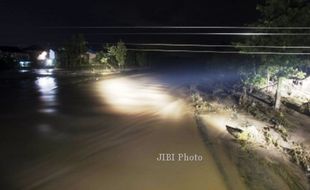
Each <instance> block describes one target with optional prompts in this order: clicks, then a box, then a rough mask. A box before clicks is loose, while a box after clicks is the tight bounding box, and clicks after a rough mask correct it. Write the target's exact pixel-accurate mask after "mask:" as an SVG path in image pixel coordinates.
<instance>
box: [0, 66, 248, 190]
mask: <svg viewBox="0 0 310 190" xmlns="http://www.w3.org/2000/svg"><path fill="white" fill-rule="evenodd" d="M82 79H83V77H73V76H71V75H70V76H66V77H59V76H57V75H55V74H53V73H52V72H51V73H43V74H42V73H40V74H38V75H35V77H33V78H31V79H24V80H18V81H12V80H11V81H8V82H6V83H4V84H2V85H1V88H2V90H1V93H2V96H1V97H2V99H1V105H2V108H1V115H0V118H1V134H0V136H1V138H0V139H1V140H0V147H1V151H0V154H1V155H0V160H1V162H0V169H1V170H0V171H1V179H0V185H1V189H7V190H10V189H23V190H32V189H43V190H56V189H57V190H58V189H66V190H71V189H72V190H86V189H87V190H90V189H91V190H124V189H126V190H131V189H132V190H145V189H147V190H152V189H154V190H173V189H178V190H182V189H184V190H188V189H210V190H222V189H223V190H225V189H238V190H240V189H245V186H244V184H243V182H242V178H241V177H240V176H239V175H238V173H237V172H236V169H235V168H234V166H231V165H230V164H231V163H229V158H221V159H220V160H226V161H224V162H219V158H218V156H219V155H220V156H221V155H222V154H217V156H214V155H213V154H214V151H212V149H211V150H210V148H209V147H208V146H206V143H205V142H204V138H203V137H202V134H201V133H200V132H199V130H198V128H197V126H196V122H195V119H194V117H193V113H192V112H191V111H190V109H189V107H188V106H189V105H187V104H186V103H185V101H184V100H183V99H182V98H181V97H178V96H177V95H176V94H177V93H178V88H179V86H178V85H180V84H177V83H174V82H171V83H170V82H167V81H165V79H163V78H161V77H160V76H159V75H156V74H133V75H124V76H122V75H119V76H114V77H106V78H105V77H103V78H94V79H92V80H88V81H83V80H82ZM223 155H224V154H223ZM172 157H173V159H172ZM222 164H224V165H222ZM225 164H226V166H229V168H228V169H226V168H225ZM223 170H224V171H225V170H229V172H225V173H223Z"/></svg>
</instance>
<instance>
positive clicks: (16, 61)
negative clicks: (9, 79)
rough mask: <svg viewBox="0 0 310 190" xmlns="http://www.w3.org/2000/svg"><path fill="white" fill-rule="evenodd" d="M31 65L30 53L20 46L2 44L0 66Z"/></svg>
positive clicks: (21, 66)
mask: <svg viewBox="0 0 310 190" xmlns="http://www.w3.org/2000/svg"><path fill="white" fill-rule="evenodd" d="M30 66H31V59H30V55H29V54H28V53H27V52H25V51H24V50H22V49H21V48H19V47H12V46H0V68H1V69H13V68H27V67H30Z"/></svg>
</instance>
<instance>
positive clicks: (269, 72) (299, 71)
mask: <svg viewBox="0 0 310 190" xmlns="http://www.w3.org/2000/svg"><path fill="white" fill-rule="evenodd" d="M257 10H258V11H259V12H260V14H261V18H260V19H259V20H258V21H257V22H255V23H253V24H251V25H250V26H258V27H277V26H281V27H282V26H289V27H294V26H309V25H310V17H308V16H307V15H309V14H310V4H309V2H308V1H306V0H290V1H283V0H265V3H264V4H260V5H258V6H257ZM262 32H272V33H277V32H279V33H290V32H292V31H291V30H280V29H272V30H266V31H262ZM299 32H300V31H299ZM305 43H310V39H309V38H305V37H304V36H296V35H291V36H286V35H282V36H281V35H279V36H268V35H263V36H249V38H247V39H246V40H244V41H243V42H242V43H237V44H236V45H237V47H238V46H239V49H240V51H242V52H248V51H258V52H260V51H266V52H268V51H276V50H275V49H271V50H270V48H264V49H263V50H262V48H251V49H249V48H248V47H244V46H280V47H283V48H282V50H280V51H279V52H287V48H285V47H286V46H297V45H301V44H305ZM240 45H243V46H242V47H240ZM301 51H302V50H300V49H290V51H289V52H301ZM253 58H254V59H253V60H257V58H258V60H259V63H253V68H252V70H253V71H251V72H249V73H247V74H245V73H244V72H243V71H241V72H240V74H241V78H242V81H243V83H244V84H245V85H247V86H254V87H262V86H264V85H265V86H267V85H269V81H273V82H274V83H276V82H278V80H279V78H283V79H286V78H296V79H303V78H305V76H306V73H305V72H304V71H303V68H304V66H305V65H307V64H309V63H308V61H307V59H306V57H305V56H296V55H270V54H269V55H267V54H266V55H260V56H259V57H256V56H254V57H253ZM243 70H244V69H243ZM277 88H278V89H280V88H281V85H278V87H277ZM277 92H279V91H277ZM277 98H281V96H279V97H277Z"/></svg>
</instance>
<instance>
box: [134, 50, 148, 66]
mask: <svg viewBox="0 0 310 190" xmlns="http://www.w3.org/2000/svg"><path fill="white" fill-rule="evenodd" d="M136 61H137V65H138V66H139V67H143V66H146V65H147V56H146V53H145V52H137V53H136Z"/></svg>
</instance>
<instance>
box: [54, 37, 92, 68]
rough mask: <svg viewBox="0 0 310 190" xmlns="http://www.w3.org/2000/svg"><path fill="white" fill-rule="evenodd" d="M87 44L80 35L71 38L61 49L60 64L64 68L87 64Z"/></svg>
mask: <svg viewBox="0 0 310 190" xmlns="http://www.w3.org/2000/svg"><path fill="white" fill-rule="evenodd" d="M86 45H87V43H86V41H85V39H84V36H83V35H82V34H78V35H73V36H72V38H71V39H70V40H69V41H67V42H66V45H65V47H64V48H63V49H61V51H60V52H59V53H60V62H61V65H63V66H66V67H74V66H81V65H83V64H86V63H87V62H88V57H87V54H86V51H87V46H86Z"/></svg>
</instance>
